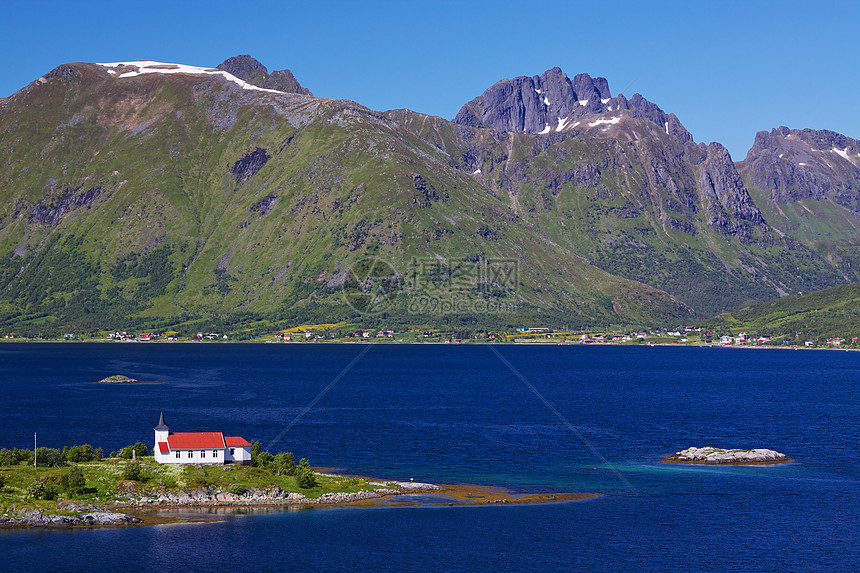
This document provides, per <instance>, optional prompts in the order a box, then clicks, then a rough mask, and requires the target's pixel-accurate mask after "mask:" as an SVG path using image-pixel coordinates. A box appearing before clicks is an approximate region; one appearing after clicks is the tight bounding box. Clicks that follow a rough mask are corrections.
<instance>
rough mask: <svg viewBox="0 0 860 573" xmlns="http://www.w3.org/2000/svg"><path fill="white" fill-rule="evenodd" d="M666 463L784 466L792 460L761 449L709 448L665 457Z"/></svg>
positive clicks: (690, 449) (693, 449)
mask: <svg viewBox="0 0 860 573" xmlns="http://www.w3.org/2000/svg"><path fill="white" fill-rule="evenodd" d="M664 461H666V462H667V463H674V464H714V465H717V464H784V463H788V462H790V461H791V458H789V457H788V456H786V455H785V454H782V453H780V452H776V451H774V450H766V449H761V448H756V449H752V450H727V449H724V448H714V447H710V446H708V447H704V448H696V447H692V448H687V449H686V450H681V451H680V452H675V453H674V454H670V455H668V456H665V459H664Z"/></svg>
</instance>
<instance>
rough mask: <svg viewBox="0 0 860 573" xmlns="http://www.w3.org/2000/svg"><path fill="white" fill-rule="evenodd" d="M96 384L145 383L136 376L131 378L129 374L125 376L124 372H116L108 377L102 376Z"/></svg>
mask: <svg viewBox="0 0 860 573" xmlns="http://www.w3.org/2000/svg"><path fill="white" fill-rule="evenodd" d="M96 384H143V382H141V381H140V380H135V379H134V378H129V377H128V376H124V375H122V374H114V375H113V376H108V377H107V378H102V379H101V380H99V381H98V382H96Z"/></svg>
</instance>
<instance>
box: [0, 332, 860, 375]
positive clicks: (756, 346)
mask: <svg viewBox="0 0 860 573" xmlns="http://www.w3.org/2000/svg"><path fill="white" fill-rule="evenodd" d="M0 343H10V344H11V343H17V344H68V343H72V344H112V343H115V344H138V343H144V344H207V345H208V344H247V345H251V344H258V345H262V344H276V345H285V346H286V345H292V346H299V345H313V346H321V345H329V344H380V345H382V344H384V345H404V346H421V345H424V346H482V345H493V346H590V347H606V346H612V347H621V346H625V347H630V348H640V347H641V348H648V347H658V346H659V347H663V348H667V347H668V348H721V349H727V350H731V349H742V350H835V351H843V352H860V348H841V347H838V346H835V347H824V346H817V347H812V346H774V345H770V344H749V345H747V344H744V345H738V344H731V345H723V344H720V343H718V342H715V343H711V344H705V343H683V344H682V343H670V342H654V343H653V344H649V343H647V342H645V343H642V344H631V343H627V342H620V343H619V342H595V343H590V344H583V343H581V342H567V341H565V342H562V341H560V340H559V341H543V340H540V341H535V342H498V341H496V342H483V341H482V342H472V341H469V342H417V341H416V342H401V341H397V340H383V341H380V342H377V341H374V340H372V339H370V340H360V341H355V342H353V341H345V340H332V341H325V342H292V341H286V342H275V341H274V340H226V341H221V340H217V341H215V340H205V341H204V340H172V341H167V340H146V341H137V340H135V341H122V342H118V341H116V340H101V339H92V340H22V339H20V338H14V339H13V338H10V339H3V338H0ZM96 383H99V382H96ZM102 384H103V385H105V386H134V385H138V384H162V382H136V383H131V384H116V383H113V384H111V383H102Z"/></svg>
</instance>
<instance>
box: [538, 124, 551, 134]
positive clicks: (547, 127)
mask: <svg viewBox="0 0 860 573" xmlns="http://www.w3.org/2000/svg"><path fill="white" fill-rule="evenodd" d="M549 130H550V127H549V124H546V127H545V128H543V131H541V132H540V135H545V134H547V133H549Z"/></svg>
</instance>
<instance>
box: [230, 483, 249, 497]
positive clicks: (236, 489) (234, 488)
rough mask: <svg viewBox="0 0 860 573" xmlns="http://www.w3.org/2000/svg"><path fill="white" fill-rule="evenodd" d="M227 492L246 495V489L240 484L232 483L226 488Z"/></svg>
mask: <svg viewBox="0 0 860 573" xmlns="http://www.w3.org/2000/svg"><path fill="white" fill-rule="evenodd" d="M227 491H228V492H230V493H232V494H235V495H245V494H246V493H248V488H246V487H245V486H243V485H242V484H240V483H234V484H233V485H231V486H230V487H228V488H227Z"/></svg>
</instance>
